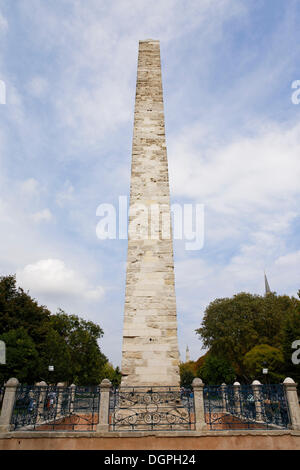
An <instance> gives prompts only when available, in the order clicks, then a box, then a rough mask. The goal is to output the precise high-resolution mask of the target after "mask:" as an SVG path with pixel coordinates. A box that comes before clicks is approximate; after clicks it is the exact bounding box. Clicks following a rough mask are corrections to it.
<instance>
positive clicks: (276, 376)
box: [244, 344, 284, 383]
mask: <svg viewBox="0 0 300 470" xmlns="http://www.w3.org/2000/svg"><path fill="white" fill-rule="evenodd" d="M244 365H245V367H246V369H247V373H248V375H249V377H250V378H251V380H254V379H256V380H260V381H262V382H265V381H266V380H268V381H270V382H271V383H278V382H281V381H282V380H283V379H284V374H283V373H282V371H283V365H284V360H283V354H282V351H281V350H280V349H278V348H274V347H273V346H269V345H268V344H259V345H257V346H254V347H253V348H252V349H250V351H248V352H247V354H245V357H244ZM263 368H267V369H268V377H265V376H264V374H263V373H262V369H263Z"/></svg>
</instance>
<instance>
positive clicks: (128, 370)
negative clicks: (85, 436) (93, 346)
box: [121, 39, 180, 389]
mask: <svg viewBox="0 0 300 470" xmlns="http://www.w3.org/2000/svg"><path fill="white" fill-rule="evenodd" d="M178 366H179V349H178V341H177V313H176V297H175V279H174V259H173V241H172V227H171V212H170V189H169V176H168V159H167V148H166V138H165V123H164V106H163V90H162V78H161V61H160V45H159V41H156V40H151V39H149V40H145V41H140V42H139V54H138V69H137V83H136V95H135V111H134V129H133V142H132V162H131V186H130V207H129V224H128V255H127V275H126V291H125V309H124V328H123V346H122V367H121V370H122V382H121V386H122V387H124V386H129V387H134V386H139V385H140V386H174V387H175V386H176V387H178V389H179V382H180V376H179V367H178Z"/></svg>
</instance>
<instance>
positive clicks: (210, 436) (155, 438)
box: [0, 431, 300, 450]
mask: <svg viewBox="0 0 300 470" xmlns="http://www.w3.org/2000/svg"><path fill="white" fill-rule="evenodd" d="M70 434H71V435H70ZM96 449H101V450H114V449H118V450H131V449H132V450H138V449H141V450H147V449H151V450H160V449H162V450H168V449H172V450H183V449H186V450H193V449H203V450H300V431H282V432H276V431H271V432H270V431H269V432H268V431H266V432H264V431H226V432H225V433H222V435H220V433H219V432H207V433H205V432H202V433H197V432H192V433H191V432H189V433H174V435H172V436H171V435H170V433H158V434H157V433H156V434H155V435H154V434H153V433H152V434H151V433H134V436H133V435H132V433H63V432H57V433H46V432H44V433H42V432H38V433H30V432H26V433H21V432H19V433H7V434H0V450H96Z"/></svg>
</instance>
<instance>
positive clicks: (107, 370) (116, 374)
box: [101, 362, 122, 387]
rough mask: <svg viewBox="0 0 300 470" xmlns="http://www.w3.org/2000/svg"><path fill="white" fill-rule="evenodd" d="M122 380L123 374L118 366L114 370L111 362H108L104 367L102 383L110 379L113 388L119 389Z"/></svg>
mask: <svg viewBox="0 0 300 470" xmlns="http://www.w3.org/2000/svg"><path fill="white" fill-rule="evenodd" d="M121 378H122V374H121V371H120V369H119V367H118V366H117V367H116V368H114V366H113V365H112V364H111V363H110V362H107V363H106V364H105V365H104V366H103V368H102V371H101V381H102V380H103V379H108V380H110V381H111V383H112V385H113V387H119V385H120V383H121Z"/></svg>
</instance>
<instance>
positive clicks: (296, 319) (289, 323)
mask: <svg viewBox="0 0 300 470" xmlns="http://www.w3.org/2000/svg"><path fill="white" fill-rule="evenodd" d="M298 296H299V297H300V291H298ZM296 340H300V307H298V308H297V309H296V310H295V311H293V312H290V314H289V315H288V317H287V319H286V321H285V323H284V326H283V341H282V351H283V358H284V370H285V375H286V376H288V377H292V378H293V379H294V380H295V382H297V383H300V364H294V363H293V362H292V355H293V353H295V352H296V350H295V349H292V344H293V342H294V341H296ZM297 349H299V347H298V348H297ZM299 356H300V354H298V357H299Z"/></svg>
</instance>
